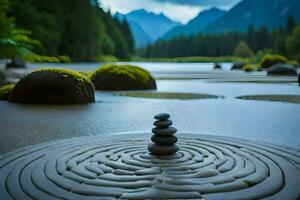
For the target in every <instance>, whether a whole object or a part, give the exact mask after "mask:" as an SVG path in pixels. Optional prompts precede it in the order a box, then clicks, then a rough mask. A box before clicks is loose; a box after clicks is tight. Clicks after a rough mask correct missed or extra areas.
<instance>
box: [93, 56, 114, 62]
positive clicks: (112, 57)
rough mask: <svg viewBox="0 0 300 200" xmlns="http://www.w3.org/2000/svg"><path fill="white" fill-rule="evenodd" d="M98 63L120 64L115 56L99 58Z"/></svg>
mask: <svg viewBox="0 0 300 200" xmlns="http://www.w3.org/2000/svg"><path fill="white" fill-rule="evenodd" d="M97 61H98V62H118V61H119V60H118V58H116V57H115V56H113V55H102V56H100V57H99V58H97Z"/></svg>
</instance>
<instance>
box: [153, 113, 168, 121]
mask: <svg viewBox="0 0 300 200" xmlns="http://www.w3.org/2000/svg"><path fill="white" fill-rule="evenodd" d="M169 118H170V114H168V113H159V114H157V115H155V116H154V119H157V120H167V119H169Z"/></svg>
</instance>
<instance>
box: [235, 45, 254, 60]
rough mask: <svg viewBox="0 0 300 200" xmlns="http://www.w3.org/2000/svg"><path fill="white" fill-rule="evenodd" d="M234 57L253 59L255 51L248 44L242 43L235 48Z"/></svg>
mask: <svg viewBox="0 0 300 200" xmlns="http://www.w3.org/2000/svg"><path fill="white" fill-rule="evenodd" d="M234 56H236V57H243V58H247V57H251V56H253V51H252V50H251V49H250V47H249V46H248V44H247V43H246V42H244V41H241V42H239V43H238V44H237V46H236V47H235V50H234Z"/></svg>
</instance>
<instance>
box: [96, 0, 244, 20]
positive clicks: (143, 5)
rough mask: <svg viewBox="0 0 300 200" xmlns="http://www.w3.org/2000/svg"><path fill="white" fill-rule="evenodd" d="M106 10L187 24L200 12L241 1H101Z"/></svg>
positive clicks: (225, 7) (227, 7)
mask: <svg viewBox="0 0 300 200" xmlns="http://www.w3.org/2000/svg"><path fill="white" fill-rule="evenodd" d="M99 1H100V3H101V6H102V7H103V8H104V9H110V10H111V12H112V13H115V12H120V13H122V14H126V13H129V12H130V11H133V10H137V9H145V10H147V11H151V12H154V13H157V14H159V13H164V14H165V15H166V16H168V17H169V18H171V19H172V20H175V21H179V22H181V23H187V22H188V21H189V20H191V19H192V18H194V17H195V16H196V15H197V14H198V13H199V12H200V11H202V10H204V9H208V8H210V7H213V6H215V7H218V8H221V9H225V10H228V9H230V8H231V7H232V6H233V5H235V4H236V3H237V2H239V1H240V0H99Z"/></svg>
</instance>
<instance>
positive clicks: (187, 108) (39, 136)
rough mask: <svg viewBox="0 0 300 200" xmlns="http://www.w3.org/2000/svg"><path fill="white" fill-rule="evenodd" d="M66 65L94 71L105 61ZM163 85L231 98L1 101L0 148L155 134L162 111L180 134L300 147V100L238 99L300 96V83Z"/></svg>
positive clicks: (108, 96)
mask: <svg viewBox="0 0 300 200" xmlns="http://www.w3.org/2000/svg"><path fill="white" fill-rule="evenodd" d="M49 65H50V64H49ZM49 65H48V66H49ZM43 66H47V65H43ZM52 66H53V65H52ZM66 66H68V67H70V68H73V69H77V70H83V68H84V69H86V70H87V71H90V70H93V69H94V68H96V67H98V66H99V64H87V65H83V64H77V65H73V64H72V65H69V64H68V65H66ZM141 66H142V67H145V68H147V69H148V70H150V71H152V72H154V71H159V70H160V71H163V70H166V72H168V73H169V72H174V71H176V70H178V71H180V70H182V72H186V71H188V70H191V71H195V70H198V71H203V70H204V71H205V70H211V69H212V66H213V64H198V63H193V64H187V63H185V64H184V63H180V64H179V65H174V66H173V67H172V65H170V63H165V64H163V65H162V66H164V67H165V68H163V67H162V68H163V69H162V68H159V67H158V66H161V63H154V64H153V66H152V65H151V63H143V64H142V65H141ZM179 66H181V67H179ZM32 67H33V68H34V67H40V66H32ZM63 67H64V66H63ZM182 67H184V68H185V69H182ZM200 68H201V69H200ZM157 85H158V91H164V92H192V93H207V94H214V95H222V96H224V97H225V99H207V100H158V99H142V98H131V97H124V96H116V95H113V93H111V92H96V101H97V103H95V104H88V105H80V106H49V105H48V106H47V105H44V106H43V105H21V104H12V103H8V102H0V116H1V120H0V133H1V140H0V147H1V148H0V151H1V152H5V151H10V150H13V149H15V148H18V147H22V146H27V145H30V144H35V143H39V142H45V141H49V140H54V139H61V138H69V137H79V136H89V135H101V134H114V133H118V132H139V131H149V137H150V136H151V134H150V130H151V128H152V123H153V115H155V114H157V113H159V112H169V113H170V114H171V115H172V119H173V121H174V126H175V127H176V128H177V129H178V130H179V133H178V134H184V133H198V134H210V135H224V136H231V137H238V138H244V139H250V140H258V141H264V142H269V143H273V144H278V145H283V146H289V147H291V148H295V149H298V150H300V148H299V146H300V115H299V113H300V105H299V104H290V103H280V102H264V101H245V100H238V99H235V97H236V96H240V95H253V94H296V95H300V88H299V87H298V86H297V85H296V84H257V83H224V82H207V81H205V80H158V81H157Z"/></svg>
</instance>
